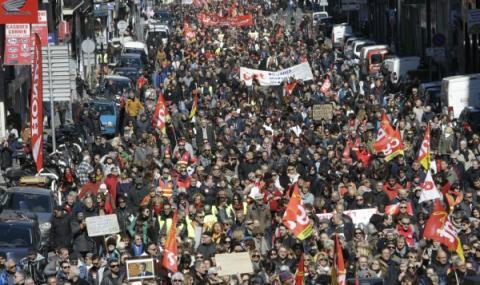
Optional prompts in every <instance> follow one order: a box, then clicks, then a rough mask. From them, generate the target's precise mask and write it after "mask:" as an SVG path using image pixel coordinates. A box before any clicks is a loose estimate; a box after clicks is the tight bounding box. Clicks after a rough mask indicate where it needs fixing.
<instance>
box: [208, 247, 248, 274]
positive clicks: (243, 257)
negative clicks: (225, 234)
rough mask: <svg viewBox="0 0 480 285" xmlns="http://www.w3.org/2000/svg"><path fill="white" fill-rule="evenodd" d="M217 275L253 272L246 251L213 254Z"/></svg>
mask: <svg viewBox="0 0 480 285" xmlns="http://www.w3.org/2000/svg"><path fill="white" fill-rule="evenodd" d="M215 263H216V264H217V268H218V275H219V276H227V275H236V274H242V273H253V266H252V261H251V260H250V254H249V253H248V252H235V253H223V254H216V255H215Z"/></svg>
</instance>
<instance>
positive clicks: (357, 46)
mask: <svg viewBox="0 0 480 285" xmlns="http://www.w3.org/2000/svg"><path fill="white" fill-rule="evenodd" d="M373 45H375V42H374V41H371V40H365V39H364V40H358V41H354V42H353V43H352V51H353V54H354V55H355V57H356V58H360V52H361V51H362V48H363V47H367V46H373Z"/></svg>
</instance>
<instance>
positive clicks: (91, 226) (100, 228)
mask: <svg viewBox="0 0 480 285" xmlns="http://www.w3.org/2000/svg"><path fill="white" fill-rule="evenodd" d="M85 223H86V224H87V233H88V236H89V237H98V236H106V235H111V234H116V233H119V232H120V227H119V226H118V220H117V215H116V214H112V215H105V216H96V217H88V218H86V219H85Z"/></svg>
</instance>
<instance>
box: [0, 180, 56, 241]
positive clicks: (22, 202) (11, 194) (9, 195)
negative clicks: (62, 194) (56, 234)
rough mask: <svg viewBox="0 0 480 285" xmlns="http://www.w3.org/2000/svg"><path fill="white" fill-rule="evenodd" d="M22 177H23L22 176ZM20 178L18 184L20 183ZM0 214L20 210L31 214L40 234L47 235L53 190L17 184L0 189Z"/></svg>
mask: <svg viewBox="0 0 480 285" xmlns="http://www.w3.org/2000/svg"><path fill="white" fill-rule="evenodd" d="M22 179H24V178H22ZM22 179H20V184H22ZM0 196H1V197H2V198H1V199H0V201H2V214H5V213H16V212H20V213H23V214H28V213H30V214H33V215H34V216H35V217H36V218H37V219H38V223H39V228H40V231H41V234H42V236H48V233H49V232H50V228H51V226H52V225H51V224H50V220H51V218H52V216H53V208H54V207H55V197H54V195H53V192H52V191H51V190H50V189H47V188H40V187H30V186H18V187H12V188H8V189H6V190H5V189H2V190H0Z"/></svg>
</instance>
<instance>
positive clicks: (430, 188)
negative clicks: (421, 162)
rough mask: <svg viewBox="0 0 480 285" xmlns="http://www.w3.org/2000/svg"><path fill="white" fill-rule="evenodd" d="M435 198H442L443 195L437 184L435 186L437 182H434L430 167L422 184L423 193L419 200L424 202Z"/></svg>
mask: <svg viewBox="0 0 480 285" xmlns="http://www.w3.org/2000/svg"><path fill="white" fill-rule="evenodd" d="M434 199H442V195H441V194H440V192H439V191H438V189H437V186H435V182H433V178H432V171H431V170H430V169H428V172H427V176H426V177H425V181H424V182H423V184H422V193H421V194H420V200H419V201H418V202H419V203H422V202H425V201H428V200H434Z"/></svg>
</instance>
